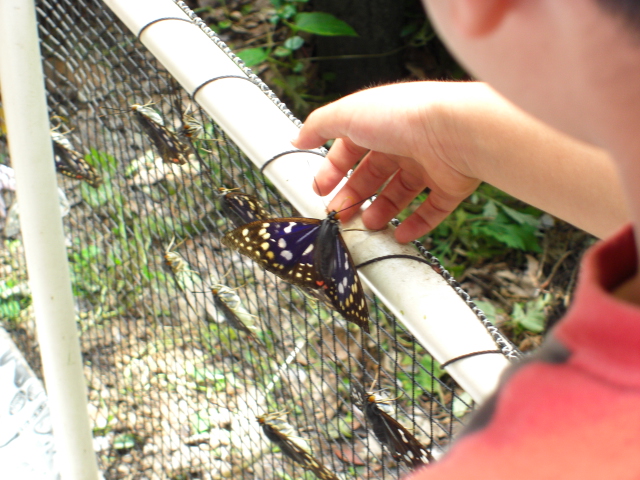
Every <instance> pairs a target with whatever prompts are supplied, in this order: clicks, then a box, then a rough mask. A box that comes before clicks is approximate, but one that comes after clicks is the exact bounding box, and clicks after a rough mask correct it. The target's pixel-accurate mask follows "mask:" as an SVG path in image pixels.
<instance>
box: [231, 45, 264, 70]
mask: <svg viewBox="0 0 640 480" xmlns="http://www.w3.org/2000/svg"><path fill="white" fill-rule="evenodd" d="M238 56H239V57H240V59H241V60H242V61H243V62H244V63H245V65H246V66H247V67H253V66H254V65H258V64H260V63H262V62H264V61H265V60H266V59H267V58H269V54H268V53H267V51H266V50H265V49H264V48H247V49H246V50H242V51H241V52H238Z"/></svg>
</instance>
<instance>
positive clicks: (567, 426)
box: [407, 227, 640, 480]
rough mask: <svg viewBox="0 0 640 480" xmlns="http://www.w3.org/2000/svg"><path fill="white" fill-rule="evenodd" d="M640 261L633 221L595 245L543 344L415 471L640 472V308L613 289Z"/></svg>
mask: <svg viewBox="0 0 640 480" xmlns="http://www.w3.org/2000/svg"><path fill="white" fill-rule="evenodd" d="M636 261H637V258H636V250H635V243H634V238H633V233H632V230H631V228H630V227H627V228H625V229H624V230H623V231H621V232H620V233H619V234H618V235H616V236H614V237H613V238H611V239H609V240H607V241H606V242H602V243H599V244H598V245H596V246H595V247H593V248H592V249H591V250H590V251H589V252H588V253H587V255H586V256H585V258H584V260H583V262H582V269H581V272H580V278H579V281H578V286H577V290H576V294H575V298H574V303H573V305H572V306H571V308H570V310H569V312H568V313H567V315H566V317H565V318H564V319H563V320H562V321H561V322H559V323H558V325H557V326H556V327H555V328H554V329H553V330H552V331H551V333H550V334H549V335H548V337H547V339H546V340H545V343H544V345H543V347H542V348H541V349H540V351H539V352H538V353H537V354H536V355H535V356H533V358H532V359H531V360H530V361H526V362H524V363H523V364H520V365H517V366H515V367H513V368H512V369H511V370H509V371H508V372H507V375H505V377H506V378H507V380H505V381H503V384H502V386H501V387H500V389H499V390H498V393H497V394H496V395H494V396H493V397H492V399H490V400H489V401H487V402H486V404H485V405H483V407H482V408H480V409H479V410H478V411H477V412H476V415H475V416H474V418H473V419H472V420H471V422H470V424H469V426H468V427H467V429H466V431H465V432H464V433H463V435H462V436H461V437H460V438H459V439H458V440H457V441H456V442H454V444H453V445H452V447H451V448H450V450H449V452H448V453H447V454H446V455H444V456H443V457H442V459H441V460H440V461H439V462H437V463H434V464H433V465H429V466H426V467H424V468H422V469H420V470H418V471H416V472H414V473H413V474H412V475H410V476H409V477H408V478H407V480H439V479H442V480H479V479H491V480H497V479H510V480H511V479H517V480H527V479H532V480H533V479H535V480H546V479H562V480H574V479H575V480H590V479H594V480H595V479H598V480H614V479H640V307H638V306H635V305H632V304H630V303H626V302H623V301H620V300H617V299H616V298H614V297H613V296H612V295H611V294H610V293H609V292H610V291H611V290H613V289H614V288H615V287H617V286H618V285H620V284H621V283H622V282H623V281H624V280H626V279H628V278H630V277H631V276H632V275H633V274H635V272H636V264H637V263H636Z"/></svg>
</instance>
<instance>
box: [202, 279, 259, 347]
mask: <svg viewBox="0 0 640 480" xmlns="http://www.w3.org/2000/svg"><path fill="white" fill-rule="evenodd" d="M211 293H212V294H213V301H214V304H215V306H216V309H217V310H218V311H219V312H220V313H221V314H222V316H223V317H224V319H225V320H226V321H227V323H228V324H229V325H231V327H232V328H233V329H235V330H237V331H239V332H244V333H245V334H247V336H249V338H251V339H252V340H253V341H254V342H256V343H258V344H261V345H263V343H262V341H260V339H259V338H258V337H256V334H255V331H254V329H253V328H255V327H254V326H253V315H251V314H250V313H249V312H248V311H247V310H246V309H245V308H244V307H243V306H242V302H241V300H240V297H239V296H238V294H237V293H236V292H235V291H233V290H232V289H231V288H229V287H227V286H226V285H222V284H215V285H212V286H211ZM252 327H253V328H252Z"/></svg>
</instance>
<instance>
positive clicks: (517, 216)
mask: <svg viewBox="0 0 640 480" xmlns="http://www.w3.org/2000/svg"><path fill="white" fill-rule="evenodd" d="M500 208H501V209H502V211H504V213H506V214H507V215H508V216H509V217H511V219H512V220H514V221H516V222H518V223H519V224H520V225H531V226H532V227H536V228H537V227H538V224H539V223H540V222H539V221H538V219H537V218H536V217H534V216H533V215H530V214H528V213H522V212H518V211H517V210H514V209H513V208H510V207H507V206H506V205H504V204H500Z"/></svg>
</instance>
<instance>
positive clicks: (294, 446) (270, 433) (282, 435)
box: [256, 412, 338, 480]
mask: <svg viewBox="0 0 640 480" xmlns="http://www.w3.org/2000/svg"><path fill="white" fill-rule="evenodd" d="M283 416H284V412H274V413H267V414H264V415H261V416H259V417H257V418H256V420H257V421H258V423H259V424H260V426H261V427H262V431H263V432H264V434H265V436H266V437H267V438H268V439H269V440H271V441H272V442H273V443H275V444H276V445H277V446H278V447H280V450H281V451H282V453H283V454H285V455H286V456H287V457H289V458H290V459H291V460H293V461H294V462H296V463H299V464H300V465H302V466H303V467H304V468H305V469H306V470H309V471H311V472H313V473H314V474H315V475H316V477H318V478H320V479H322V480H338V476H337V475H336V474H335V473H333V472H332V471H331V470H329V469H328V468H327V467H325V466H324V465H322V464H321V463H320V462H318V461H317V460H316V459H315V458H314V457H313V455H311V450H310V448H309V444H308V443H307V441H306V440H305V439H304V438H302V437H299V436H298V435H297V434H296V432H295V430H294V428H293V427H292V426H291V425H290V424H288V423H287V422H285V421H284V420H283V419H282V417H283Z"/></svg>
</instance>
